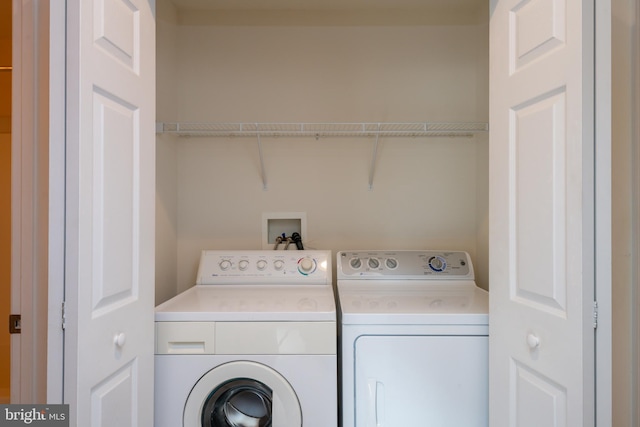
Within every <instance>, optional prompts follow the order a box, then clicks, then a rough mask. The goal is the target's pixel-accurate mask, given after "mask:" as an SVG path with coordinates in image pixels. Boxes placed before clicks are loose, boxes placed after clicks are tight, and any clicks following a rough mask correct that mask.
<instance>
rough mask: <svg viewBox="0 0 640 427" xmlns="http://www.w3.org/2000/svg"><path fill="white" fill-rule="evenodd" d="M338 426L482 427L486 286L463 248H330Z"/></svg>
mask: <svg viewBox="0 0 640 427" xmlns="http://www.w3.org/2000/svg"><path fill="white" fill-rule="evenodd" d="M337 287H338V300H339V306H340V313H341V327H342V330H341V334H342V338H341V344H342V348H341V355H342V362H341V366H342V427H369V426H410V425H420V426H438V427H443V426H452V427H459V426H465V427H486V426H488V423H489V420H488V394H489V385H488V368H489V363H488V349H489V341H488V334H489V315H488V305H489V304H488V293H487V292H486V291H484V290H482V289H480V288H478V287H477V286H476V284H475V281H474V273H473V266H472V264H471V259H470V258H469V255H468V254H467V253H465V252H447V251H350V252H339V253H338V254H337Z"/></svg>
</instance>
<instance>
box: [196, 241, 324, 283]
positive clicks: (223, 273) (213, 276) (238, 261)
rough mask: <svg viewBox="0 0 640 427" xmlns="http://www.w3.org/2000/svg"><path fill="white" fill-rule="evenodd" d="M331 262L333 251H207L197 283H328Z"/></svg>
mask: <svg viewBox="0 0 640 427" xmlns="http://www.w3.org/2000/svg"><path fill="white" fill-rule="evenodd" d="M330 261H331V252H330V251H309V250H304V251H297V250H291V251H289V250H287V251H275V250H258V251H234V250H231V251H218V250H205V251H202V255H201V256H200V265H199V267H198V276H197V280H196V284H198V285H215V284H235V283H247V284H260V283H265V284H273V283H282V284H299V283H304V284H327V283H330V282H331V262H330Z"/></svg>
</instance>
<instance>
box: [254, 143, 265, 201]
mask: <svg viewBox="0 0 640 427" xmlns="http://www.w3.org/2000/svg"><path fill="white" fill-rule="evenodd" d="M256 136H257V137H258V154H259V155H260V176H261V177H262V189H263V190H264V191H267V173H266V172H265V170H264V156H263V155H262V141H261V140H260V133H259V132H258V133H257V134H256Z"/></svg>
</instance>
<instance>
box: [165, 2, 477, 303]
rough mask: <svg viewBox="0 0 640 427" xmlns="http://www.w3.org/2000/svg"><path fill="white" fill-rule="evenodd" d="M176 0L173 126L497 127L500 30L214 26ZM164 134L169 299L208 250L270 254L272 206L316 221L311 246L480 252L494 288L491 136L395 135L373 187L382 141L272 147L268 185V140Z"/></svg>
mask: <svg viewBox="0 0 640 427" xmlns="http://www.w3.org/2000/svg"><path fill="white" fill-rule="evenodd" d="M162 3H163V2H161V3H160V4H159V6H158V10H159V12H158V15H159V20H158V23H159V26H158V30H159V32H161V33H162V34H159V35H158V40H159V46H158V65H159V67H158V85H159V91H158V116H159V120H172V119H173V120H181V121H214V122H215V121H218V122H221V121H229V122H237V121H241V122H425V121H436V122H437V121H482V122H487V121H488V97H487V94H488V65H487V63H488V61H487V58H488V41H487V38H488V27H487V24H486V21H484V23H483V24H477V23H472V24H469V23H468V22H467V23H464V24H460V25H454V24H455V22H449V24H450V25H440V26H438V25H406V26H403V25H397V23H396V24H394V25H388V26H385V25H336V26H331V25H326V24H323V25H312V26H295V25H270V26H259V25H247V26H239V25H208V24H207V25H200V24H201V23H202V19H199V18H198V19H197V18H196V17H194V15H192V14H181V13H179V12H178V13H177V14H174V15H172V16H173V18H171V14H169V15H170V16H168V17H167V16H165V15H164V14H162V13H161V12H160V10H161V8H162V7H163V6H162ZM163 17H164V19H163ZM169 35H172V37H169ZM167 39H168V40H170V41H169V45H168V47H167V48H166V49H168V50H167V51H164V50H163V49H165V48H164V47H163V46H161V45H160V43H162V40H167ZM172 43H175V44H172ZM163 85H167V87H164V86H163ZM170 88H173V89H174V90H175V92H171V90H170ZM171 108H173V110H171ZM161 116H163V117H162V118H161ZM172 116H173V118H172ZM158 141H159V145H158V172H157V173H158V178H157V183H158V189H157V195H158V199H159V202H158V203H159V209H162V212H159V213H158V214H157V218H160V217H161V220H159V221H158V233H157V240H158V246H159V247H158V250H159V251H158V258H157V261H158V267H157V272H158V279H157V280H158V283H157V291H156V293H157V295H158V300H162V299H163V298H162V297H160V295H163V296H166V297H168V296H170V295H171V294H172V293H175V292H177V291H182V290H184V289H186V288H187V287H189V286H190V285H191V284H193V281H194V277H195V272H196V271H195V270H196V267H197V262H198V255H199V252H200V250H202V249H206V248H208V249H258V248H260V247H261V236H262V230H261V226H262V222H261V218H262V213H263V212H306V214H307V235H306V236H303V240H304V242H305V246H306V247H308V248H315V249H330V250H332V251H334V252H335V251H338V250H347V249H367V248H371V249H415V248H433V249H459V250H466V251H469V252H470V253H471V255H472V257H473V259H474V260H475V261H476V264H478V265H477V270H478V272H479V277H478V282H479V284H480V285H481V286H483V287H485V288H486V287H488V283H487V266H486V265H485V264H486V259H487V254H486V245H487V243H486V242H487V240H488V239H487V233H488V231H487V230H486V212H487V211H486V205H487V199H488V188H487V182H486V181H487V179H486V176H487V168H488V163H487V150H488V143H487V139H486V136H480V137H476V138H432V139H397V138H396V139H392V138H389V139H384V140H381V145H380V148H379V151H378V160H377V164H376V169H375V177H374V183H373V189H372V190H370V189H369V187H368V177H369V167H370V162H371V155H372V149H373V140H371V139H340V138H332V139H320V140H315V139H313V138H310V139H286V138H281V139H271V138H270V139H264V140H263V153H264V164H265V169H266V175H267V183H268V190H267V191H264V190H263V189H262V181H261V177H260V167H259V163H260V160H259V156H258V149H257V144H256V141H255V140H252V139H242V138H235V139H211V138H182V139H178V140H176V141H174V140H171V139H170V138H169V137H168V136H167V135H162V136H160V137H159V138H158ZM171 203H175V212H174V211H173V209H174V208H172V206H171ZM173 241H175V248H176V252H175V256H176V257H177V261H173V260H172V258H171V257H172V256H173V254H172V253H171V251H170V250H168V249H167V248H166V247H163V245H171V242H173ZM165 261H166V262H165ZM170 266H175V269H176V271H175V274H174V272H173V271H172V268H173V267H170ZM169 277H171V278H172V279H171V280H176V279H177V288H176V287H175V283H176V282H175V281H174V282H171V281H170V280H168V279H167V278H169ZM174 277H175V278H176V279H173V278H174ZM172 287H173V288H172Z"/></svg>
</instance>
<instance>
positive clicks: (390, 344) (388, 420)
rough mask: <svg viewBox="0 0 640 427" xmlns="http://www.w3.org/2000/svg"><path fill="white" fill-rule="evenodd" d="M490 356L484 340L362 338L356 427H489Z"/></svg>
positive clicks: (357, 364)
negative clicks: (414, 426)
mask: <svg viewBox="0 0 640 427" xmlns="http://www.w3.org/2000/svg"><path fill="white" fill-rule="evenodd" d="M488 350H489V341H488V337H487V336H464V335H448V336H416V335H405V336H376V335H368V336H366V335H365V336H360V337H359V338H358V339H357V340H356V341H355V361H354V371H355V381H354V387H355V390H353V393H354V395H355V426H356V427H369V426H387V425H388V426H409V425H421V426H466V427H487V426H488V395H489V386H488V366H489V363H488V353H489V351H488ZM345 392H348V391H346V390H345Z"/></svg>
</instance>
